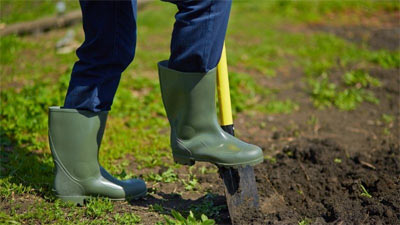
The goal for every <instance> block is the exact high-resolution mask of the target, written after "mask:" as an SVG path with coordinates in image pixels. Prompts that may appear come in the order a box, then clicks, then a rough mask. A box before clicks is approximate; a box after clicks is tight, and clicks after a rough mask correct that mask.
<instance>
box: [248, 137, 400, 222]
mask: <svg viewBox="0 0 400 225" xmlns="http://www.w3.org/2000/svg"><path fill="white" fill-rule="evenodd" d="M272 161H273V162H271V161H267V162H264V163H263V164H262V165H259V166H257V167H256V177H257V178H256V179H257V183H258V189H259V194H260V204H261V210H262V213H263V215H262V216H261V217H262V218H259V219H257V220H256V221H255V222H254V224H297V223H298V222H299V221H301V220H305V221H310V222H311V224H400V149H399V146H398V145H395V144H386V143H383V144H382V147H381V149H379V150H376V151H375V152H373V153H372V154H370V155H361V154H356V155H355V156H353V157H349V156H348V153H347V152H346V151H345V150H344V149H343V148H341V147H340V146H339V145H337V144H336V143H335V142H334V141H332V140H329V139H325V140H319V139H314V140H307V139H301V140H298V141H295V142H293V143H290V144H289V145H288V146H287V147H285V148H284V150H283V152H282V153H279V154H277V155H276V158H275V159H274V160H272ZM363 187H364V188H365V191H363ZM368 194H369V195H370V196H368ZM248 222H249V221H248V220H246V221H243V224H248Z"/></svg>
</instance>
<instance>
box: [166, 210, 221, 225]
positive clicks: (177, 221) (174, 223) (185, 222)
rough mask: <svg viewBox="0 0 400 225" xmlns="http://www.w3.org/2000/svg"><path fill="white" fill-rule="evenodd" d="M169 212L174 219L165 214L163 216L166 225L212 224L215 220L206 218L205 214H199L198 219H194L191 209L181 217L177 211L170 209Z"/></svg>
mask: <svg viewBox="0 0 400 225" xmlns="http://www.w3.org/2000/svg"><path fill="white" fill-rule="evenodd" d="M171 214H172V216H173V218H174V219H170V218H168V217H167V216H165V217H164V219H165V222H166V224H167V225H213V224H215V221H214V220H212V219H208V217H207V216H206V215H201V216H200V219H196V218H195V216H194V214H193V213H192V211H190V212H189V215H188V217H187V218H185V217H183V216H182V214H180V213H179V212H177V211H175V210H172V211H171Z"/></svg>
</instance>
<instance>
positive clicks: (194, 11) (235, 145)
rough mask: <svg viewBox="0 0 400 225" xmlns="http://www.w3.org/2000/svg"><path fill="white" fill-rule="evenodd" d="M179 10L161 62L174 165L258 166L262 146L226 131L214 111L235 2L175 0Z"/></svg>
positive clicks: (162, 90)
mask: <svg viewBox="0 0 400 225" xmlns="http://www.w3.org/2000/svg"><path fill="white" fill-rule="evenodd" d="M173 3H175V4H176V5H177V6H178V9H179V12H178V13H177V14H176V22H175V26H174V31H173V35H172V43H171V56H170V58H169V60H168V61H162V62H159V64H158V71H159V78H160V86H161V95H162V99H163V103H164V106H165V111H166V112H167V117H168V120H169V123H170V126H171V138H170V140H171V148H172V154H173V158H174V160H175V162H177V163H180V164H185V165H192V164H193V163H194V162H195V161H205V162H211V163H214V164H216V165H218V166H224V167H235V168H237V167H242V166H246V165H256V164H258V163H261V162H262V161H263V153H262V150H261V148H259V147H258V146H255V145H251V144H248V143H245V142H243V141H241V140H239V139H237V138H235V137H234V136H232V135H229V134H228V133H226V132H225V131H223V130H222V129H221V127H220V125H219V124H218V119H217V112H216V107H215V89H216V88H215V84H216V68H215V67H216V66H217V64H218V61H219V59H220V57H221V51H222V47H223V42H224V39H225V33H226V27H227V23H228V17H229V11H230V7H231V2H230V1H227V0H200V1H199V0H196V1H187V0H183V1H173Z"/></svg>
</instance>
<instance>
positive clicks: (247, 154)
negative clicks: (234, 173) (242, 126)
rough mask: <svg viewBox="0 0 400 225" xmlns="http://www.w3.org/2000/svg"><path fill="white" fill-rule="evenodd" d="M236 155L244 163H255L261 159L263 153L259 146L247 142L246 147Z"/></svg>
mask: <svg viewBox="0 0 400 225" xmlns="http://www.w3.org/2000/svg"><path fill="white" fill-rule="evenodd" d="M237 157H238V158H239V159H240V161H242V162H244V163H249V164H251V165H255V164H258V163H261V162H262V161H263V159H264V154H263V152H262V150H261V148H260V147H258V146H256V145H252V144H247V147H246V148H243V150H242V151H240V152H239V153H238V155H237ZM253 163H254V164H253Z"/></svg>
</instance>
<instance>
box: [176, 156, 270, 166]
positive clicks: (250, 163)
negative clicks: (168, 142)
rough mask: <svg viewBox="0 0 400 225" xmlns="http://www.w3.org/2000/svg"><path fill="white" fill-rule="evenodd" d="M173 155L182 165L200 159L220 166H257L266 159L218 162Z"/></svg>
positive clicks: (199, 160)
mask: <svg viewBox="0 0 400 225" xmlns="http://www.w3.org/2000/svg"><path fill="white" fill-rule="evenodd" d="M173 157H174V161H175V163H178V164H181V165H188V166H192V165H194V164H195V163H196V161H198V162H209V163H213V164H215V165H217V166H219V167H226V168H234V169H239V168H244V167H246V166H255V165H257V164H260V163H262V162H263V161H264V158H259V159H255V160H252V161H248V162H241V163H217V162H213V161H210V160H201V159H194V158H192V157H185V156H180V155H176V154H173Z"/></svg>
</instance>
